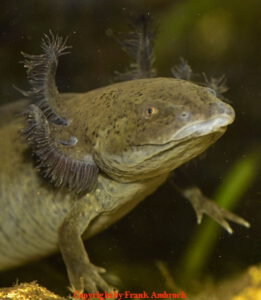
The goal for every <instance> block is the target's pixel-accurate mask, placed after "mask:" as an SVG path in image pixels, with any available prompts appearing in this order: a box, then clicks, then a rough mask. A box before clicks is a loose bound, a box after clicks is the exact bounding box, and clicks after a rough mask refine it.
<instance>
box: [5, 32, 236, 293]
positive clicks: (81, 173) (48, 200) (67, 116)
mask: <svg viewBox="0 0 261 300" xmlns="http://www.w3.org/2000/svg"><path fill="white" fill-rule="evenodd" d="M43 48H44V51H45V54H44V55H42V56H39V57H36V56H29V55H27V56H26V58H27V60H26V61H25V66H26V67H27V69H28V70H27V71H28V77H29V80H30V81H31V83H32V86H33V92H34V94H35V95H38V96H39V95H40V97H38V99H37V102H36V103H34V104H31V105H29V106H28V108H27V110H26V111H25V112H24V114H23V115H22V117H20V118H17V119H14V120H13V121H12V122H9V123H7V124H6V123H4V124H3V125H2V126H1V128H0V138H1V141H2V142H1V144H2V146H1V148H0V158H1V169H0V269H6V268H10V267H13V266H17V265H20V264H23V263H25V262H26V261H29V260H32V259H36V258H38V257H41V256H45V255H47V254H49V253H52V252H53V251H55V250H57V248H58V247H59V248H60V251H61V253H62V255H63V258H64V261H65V264H66V267H67V272H68V276H69V280H70V283H71V285H72V286H73V288H74V289H78V290H83V289H85V290H88V291H91V292H93V291H97V290H98V289H102V290H109V289H110V286H109V285H108V283H107V282H106V281H105V280H104V279H103V278H102V276H101V273H102V272H104V270H103V269H102V268H99V267H96V266H94V265H93V264H92V263H91V262H90V260H89V257H88V255H87V253H86V250H85V247H84V244H83V237H84V238H88V237H90V236H92V235H94V234H96V233H97V232H99V231H101V230H104V229H105V228H106V227H108V226H109V225H110V224H112V223H114V222H116V221H117V220H118V219H120V218H121V217H123V216H124V215H125V214H126V213H128V212H129V211H130V210H131V209H133V208H134V207H135V206H136V205H137V204H138V203H139V202H140V201H142V200H143V199H145V198H146V197H147V196H148V195H150V194H152V193H153V192H154V191H155V190H156V189H157V188H158V187H159V186H160V185H162V184H163V183H164V182H165V181H166V180H167V179H168V177H169V176H170V174H171V173H172V171H173V170H175V169H176V168H178V167H179V166H181V165H183V164H184V163H186V162H187V161H189V160H191V159H192V158H194V157H196V156H198V155H199V154H200V153H202V152H203V151H205V150H206V149H207V148H208V147H209V146H210V145H212V144H213V143H215V142H216V140H217V139H218V138H220V137H221V136H222V135H223V134H224V132H225V130H226V127H227V126H228V125H229V124H231V123H232V122H233V120H234V117H235V113H234V110H233V108H232V107H231V106H230V105H228V104H227V103H225V102H223V101H221V100H219V99H218V98H217V97H216V95H215V93H214V92H213V90H211V89H209V88H208V87H204V86H200V85H197V84H194V83H192V82H190V81H186V80H182V79H176V78H160V77H157V78H147V79H146V78H145V79H135V80H130V81H126V82H120V83H115V84H112V85H109V86H106V87H103V88H99V89H96V90H93V91H90V92H87V93H83V94H70V95H69V96H66V95H65V96H63V95H60V94H59V93H58V91H57V89H56V86H55V79H54V76H55V71H56V67H57V63H58V57H59V56H60V55H62V54H63V51H64V49H65V45H64V43H63V42H62V40H61V39H59V38H55V37H53V39H52V38H49V37H48V38H47V40H45V42H44V44H43ZM39 62H40V64H39ZM39 65H40V68H42V69H41V71H40V73H39V74H40V75H39V76H38V75H37V74H38V73H37V72H36V69H37V68H39ZM40 98H41V99H40ZM21 131H22V132H23V137H21ZM215 211H217V210H215ZM217 215H218V213H217ZM220 215H222V218H223V216H224V218H225V217H227V218H228V219H229V215H226V214H224V212H223V211H222V214H221V213H220ZM230 219H232V220H233V217H231V215H230ZM234 220H235V221H238V222H239V223H240V220H241V219H239V218H238V219H236V217H235V218H234ZM241 223H242V222H241Z"/></svg>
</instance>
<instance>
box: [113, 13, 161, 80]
mask: <svg viewBox="0 0 261 300" xmlns="http://www.w3.org/2000/svg"><path fill="white" fill-rule="evenodd" d="M130 27H131V30H132V31H131V33H130V34H129V35H128V36H127V37H126V39H124V40H121V39H119V38H117V41H118V43H119V44H120V45H121V47H122V49H123V50H124V51H125V52H126V53H127V54H128V55H129V56H130V57H131V58H132V59H133V60H134V62H133V63H131V64H130V70H129V71H127V72H125V73H120V72H116V78H115V79H116V81H126V80H132V79H140V78H151V77H155V76H156V70H155V69H154V68H153V64H154V60H155V58H154V53H153V46H154V36H155V32H154V31H153V30H152V18H151V15H150V14H149V13H145V14H142V15H141V16H139V17H138V18H136V19H135V20H133V21H132V23H131V24H130Z"/></svg>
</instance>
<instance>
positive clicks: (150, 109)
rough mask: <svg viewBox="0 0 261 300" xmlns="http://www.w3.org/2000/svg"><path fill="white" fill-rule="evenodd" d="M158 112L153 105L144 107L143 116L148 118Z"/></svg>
mask: <svg viewBox="0 0 261 300" xmlns="http://www.w3.org/2000/svg"><path fill="white" fill-rule="evenodd" d="M158 112H159V110H158V109H157V107H155V106H149V107H146V109H145V112H144V114H145V118H146V119H149V118H151V117H152V116H154V115H156V114H157V113H158Z"/></svg>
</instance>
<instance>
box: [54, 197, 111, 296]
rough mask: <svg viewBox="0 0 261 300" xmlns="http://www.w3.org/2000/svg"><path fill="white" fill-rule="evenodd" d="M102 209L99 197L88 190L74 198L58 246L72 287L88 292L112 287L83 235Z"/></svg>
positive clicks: (61, 230)
mask: <svg viewBox="0 0 261 300" xmlns="http://www.w3.org/2000/svg"><path fill="white" fill-rule="evenodd" d="M101 213H102V207H101V206H100V205H99V204H98V202H97V198H96V197H95V196H94V195H92V194H87V195H86V196H84V197H83V198H82V199H80V200H79V201H76V202H75V204H74V206H73V208H72V210H71V211H70V213H69V214H68V215H67V216H66V218H65V220H64V222H63V224H62V226H61V227H60V230H59V247H60V250H61V253H62V256H63V259H64V262H65V264H66V268H67V272H68V277H69V279H70V283H71V285H72V289H73V290H78V291H83V290H86V291H89V292H97V290H98V289H102V290H104V291H110V290H112V287H110V286H109V285H108V284H107V283H106V282H105V281H104V280H103V278H102V277H101V276H100V274H101V273H104V272H105V270H104V269H103V268H100V267H97V266H95V265H93V264H92V263H91V262H90V259H89V257H88V254H87V252H86V250H85V247H84V244H83V240H82V237H81V236H82V234H83V232H84V231H85V230H86V229H88V226H89V225H90V223H91V221H92V220H93V219H94V218H96V217H97V216H98V215H99V214H101Z"/></svg>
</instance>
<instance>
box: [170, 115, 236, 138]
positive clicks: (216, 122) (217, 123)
mask: <svg viewBox="0 0 261 300" xmlns="http://www.w3.org/2000/svg"><path fill="white" fill-rule="evenodd" d="M233 121H234V119H232V118H231V116H220V117H217V118H213V119H210V120H208V121H204V122H198V123H194V124H191V125H188V126H186V127H184V128H182V129H180V130H179V131H178V132H176V133H175V134H174V135H173V136H172V137H171V139H170V140H171V141H179V140H183V139H186V138H188V137H199V136H203V135H207V134H211V133H214V132H218V131H221V132H223V131H225V130H226V127H227V126H228V125H229V124H231V123H232V122H233Z"/></svg>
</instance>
